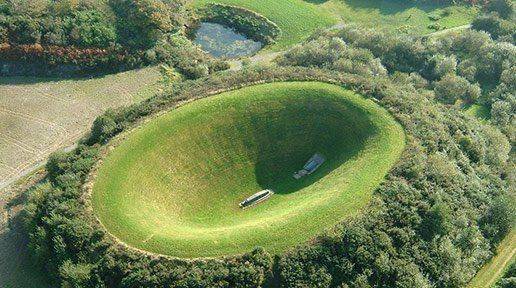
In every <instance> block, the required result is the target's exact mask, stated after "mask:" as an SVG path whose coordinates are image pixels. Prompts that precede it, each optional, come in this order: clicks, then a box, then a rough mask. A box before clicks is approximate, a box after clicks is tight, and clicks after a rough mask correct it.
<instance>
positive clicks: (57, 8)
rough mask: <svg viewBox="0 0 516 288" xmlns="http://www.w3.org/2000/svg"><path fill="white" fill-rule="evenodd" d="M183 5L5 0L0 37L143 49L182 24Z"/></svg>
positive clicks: (139, 0) (146, 0) (148, 0)
mask: <svg viewBox="0 0 516 288" xmlns="http://www.w3.org/2000/svg"><path fill="white" fill-rule="evenodd" d="M181 6H182V3H181V2H180V0H174V1H161V0H100V1H90V0H78V1H70V0H57V1H45V0H36V1H27V0H10V1H3V2H1V3H0V15H1V16H0V17H1V18H0V40H2V42H5V43H9V44H11V45H24V44H27V45H30V44H41V45H50V46H63V47H66V46H75V47H79V48H108V47H112V46H117V45H120V46H122V47H124V48H126V49H129V50H139V49H145V48H149V47H152V46H154V45H155V43H156V41H158V40H159V39H160V36H161V35H160V34H162V33H168V32H172V31H177V30H179V29H181V27H182V24H183V22H184V20H182V17H183V15H182V13H181V11H182V8H181Z"/></svg>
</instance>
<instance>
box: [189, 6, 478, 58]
mask: <svg viewBox="0 0 516 288" xmlns="http://www.w3.org/2000/svg"><path fill="white" fill-rule="evenodd" d="M213 2H215V3H223V4H230V5H235V6H241V7H245V8H248V9H250V10H253V11H255V12H257V13H260V14H262V15H264V16H265V17H267V18H269V19H270V20H271V21H273V22H275V23H276V24H277V25H278V26H279V27H280V28H281V30H282V35H281V37H280V39H278V43H277V44H275V45H273V46H271V47H270V50H273V51H278V50H282V49H285V48H286V47H288V46H290V45H292V44H295V43H299V42H301V41H303V40H304V39H306V38H307V37H308V36H309V35H311V34H312V33H313V32H315V31H316V30H317V29H324V28H329V27H331V26H332V25H334V24H336V23H341V22H345V23H358V24H360V25H362V26H366V27H372V28H376V29H387V30H391V31H401V32H403V33H410V34H418V35H423V34H428V33H431V32H434V31H435V30H432V29H430V28H429V27H428V26H429V25H430V24H438V25H440V26H441V27H442V28H443V29H444V28H452V27H456V26H461V25H465V24H469V23H470V22H471V21H472V20H473V19H474V17H475V15H476V14H477V13H478V9H477V8H472V7H467V6H445V5H444V4H442V5H441V4H433V3H424V4H416V3H413V2H412V1H387V0H383V1H381V0H329V1H322V0H314V1H304V0H282V1H278V0H260V1H255V0H195V1H194V5H198V6H200V5H203V4H206V3H213ZM430 16H432V17H435V16H437V18H440V19H437V20H432V19H430ZM434 19H435V18H434Z"/></svg>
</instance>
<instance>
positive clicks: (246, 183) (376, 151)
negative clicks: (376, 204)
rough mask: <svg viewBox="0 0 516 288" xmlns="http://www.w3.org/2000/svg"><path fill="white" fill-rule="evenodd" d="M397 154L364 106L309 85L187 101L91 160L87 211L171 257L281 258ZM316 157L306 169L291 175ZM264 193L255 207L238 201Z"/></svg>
mask: <svg viewBox="0 0 516 288" xmlns="http://www.w3.org/2000/svg"><path fill="white" fill-rule="evenodd" d="M403 147H404V133H403V129H402V128H401V127H400V125H398V123H397V122H396V121H395V120H394V119H393V118H392V117H391V116H390V115H389V114H388V113H387V112H386V111H385V110H384V109H382V108H381V107H379V106H378V105H376V104H375V103H374V102H372V101H369V100H365V99H364V98H362V97H360V96H358V95H356V94H354V93H353V92H351V91H348V90H345V89H343V88H341V87H338V86H333V85H329V84H323V83H318V82H289V83H274V84H265V85H258V86H253V87H248V88H244V89H240V90H236V91H233V92H227V93H223V94H221V95H218V96H215V97H211V98H208V99H203V100H199V101H196V102H194V103H192V104H188V105H186V106H184V107H182V108H179V109H177V110H175V111H172V112H169V113H167V114H165V115H162V116H160V117H158V118H157V119H154V120H152V121H150V122H148V123H146V124H144V125H143V126H142V127H140V128H139V129H136V130H135V131H133V132H131V133H130V134H128V135H127V138H126V139H125V140H124V141H123V142H122V143H121V144H120V145H119V146H117V147H116V148H115V149H114V150H113V151H111V152H110V154H109V155H108V156H107V158H106V159H105V160H104V163H103V164H102V165H101V167H100V168H99V171H98V176H97V178H96V180H95V184H94V187H93V195H92V202H93V206H94V210H95V213H96V214H97V215H98V217H99V219H100V220H101V222H102V223H103V224H104V225H105V226H106V228H107V229H108V230H109V231H110V232H111V233H112V234H114V235H115V236H116V237H118V238H119V239H121V240H122V241H124V242H126V243H128V244H129V245H132V246H134V247H138V248H141V249H144V250H148V251H152V252H156V253H161V254H167V255H173V256H178V257H207V256H220V255H227V254H237V253H240V252H244V251H249V250H251V249H252V248H254V247H255V246H262V247H264V248H266V249H267V250H269V251H272V252H280V251H282V250H285V249H286V248H288V247H290V246H292V245H295V244H297V243H300V242H303V241H306V240H308V239H310V238H311V237H313V236H314V235H316V234H317V233H320V232H322V231H323V230H324V229H326V228H329V227H332V226H334V225H335V224H336V223H337V222H339V221H341V220H342V218H343V217H345V216H349V215H352V214H354V213H357V211H358V210H359V209H360V208H361V207H363V206H364V204H366V203H367V201H368V200H369V199H370V197H371V193H372V191H373V190H374V188H375V187H377V186H378V184H379V183H380V182H381V181H382V179H383V177H384V175H385V174H386V173H387V172H388V170H389V168H390V167H391V166H392V165H393V164H394V162H395V161H396V159H397V158H398V156H399V155H400V153H401V151H402V150H403ZM316 152H319V153H321V154H323V155H324V156H325V157H326V159H327V160H326V162H325V163H324V164H323V166H321V168H320V169H319V170H318V171H317V172H316V173H314V174H312V175H310V176H308V177H305V178H304V179H302V180H294V179H293V178H292V173H293V172H294V171H296V170H298V169H300V168H301V167H302V166H303V164H304V163H305V161H306V160H307V159H308V158H310V156H312V155H313V154H314V153H316ZM266 188H270V189H273V190H274V191H275V194H274V195H273V196H272V197H271V198H270V199H269V200H267V201H266V202H264V203H261V204H259V205H257V206H254V207H252V208H249V209H246V210H241V209H240V208H239V207H238V203H239V202H240V201H242V200H243V199H245V198H246V197H248V196H250V195H252V194H254V193H255V192H257V191H259V190H262V189H266Z"/></svg>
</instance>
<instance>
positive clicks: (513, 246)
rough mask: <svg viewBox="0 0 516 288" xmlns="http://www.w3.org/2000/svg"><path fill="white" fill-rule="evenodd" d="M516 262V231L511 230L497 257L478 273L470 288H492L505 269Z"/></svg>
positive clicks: (499, 247)
mask: <svg viewBox="0 0 516 288" xmlns="http://www.w3.org/2000/svg"><path fill="white" fill-rule="evenodd" d="M514 261H516V230H514V228H513V229H512V230H511V232H510V233H509V235H507V236H506V237H505V239H503V241H502V242H501V243H500V244H499V245H498V248H497V249H496V255H495V256H494V257H493V258H492V259H491V260H490V261H489V262H488V263H487V264H486V265H484V266H483V267H482V269H480V271H478V273H477V274H476V275H475V277H474V278H473V280H471V282H470V283H469V285H468V288H491V287H492V286H493V285H494V284H495V283H496V281H498V279H500V277H502V276H503V273H504V271H505V269H507V267H508V266H509V265H510V264H511V263H512V262H514Z"/></svg>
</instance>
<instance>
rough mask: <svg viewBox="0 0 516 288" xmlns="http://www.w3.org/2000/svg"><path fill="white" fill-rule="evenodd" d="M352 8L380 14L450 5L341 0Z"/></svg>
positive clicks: (396, 0)
mask: <svg viewBox="0 0 516 288" xmlns="http://www.w3.org/2000/svg"><path fill="white" fill-rule="evenodd" d="M341 2H345V3H346V4H347V5H349V6H350V7H351V8H354V9H374V10H378V11H379V12H380V14H382V15H393V14H397V13H401V12H403V11H405V10H408V9H410V8H417V9H419V10H422V11H424V12H426V13H428V12H432V11H434V10H435V9H438V8H446V7H449V6H451V4H449V3H431V2H426V1H424V2H423V1H403V0H393V1H388V0H365V1H364V0H341Z"/></svg>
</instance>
